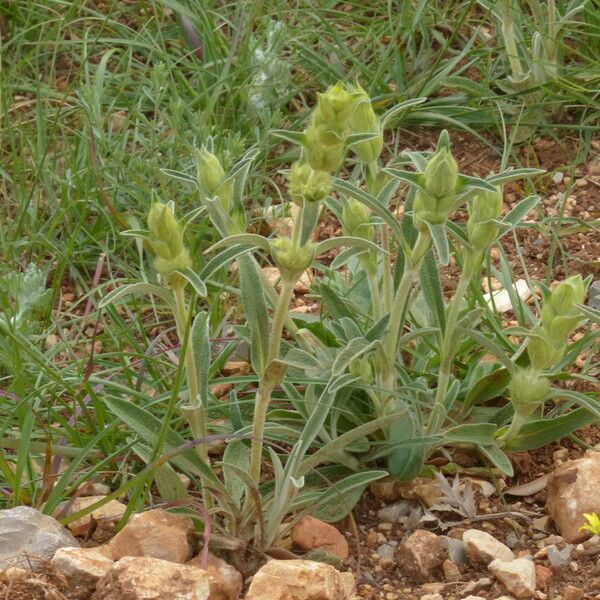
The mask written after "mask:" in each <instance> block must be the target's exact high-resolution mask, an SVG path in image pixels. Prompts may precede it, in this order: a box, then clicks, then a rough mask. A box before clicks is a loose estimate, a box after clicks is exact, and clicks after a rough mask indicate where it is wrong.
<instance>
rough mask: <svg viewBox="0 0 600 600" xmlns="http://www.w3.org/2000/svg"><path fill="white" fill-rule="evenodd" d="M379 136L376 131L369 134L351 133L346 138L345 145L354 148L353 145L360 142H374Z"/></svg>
mask: <svg viewBox="0 0 600 600" xmlns="http://www.w3.org/2000/svg"><path fill="white" fill-rule="evenodd" d="M380 135H381V134H380V133H379V132H378V131H373V132H370V133H353V134H351V135H349V136H348V137H347V138H346V145H347V146H354V145H355V144H360V143H361V142H368V141H369V140H374V139H375V138H376V137H379V136H380Z"/></svg>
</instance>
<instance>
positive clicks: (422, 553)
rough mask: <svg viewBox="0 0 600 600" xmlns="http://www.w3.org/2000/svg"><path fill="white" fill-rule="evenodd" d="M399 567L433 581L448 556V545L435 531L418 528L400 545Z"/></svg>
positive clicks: (418, 576)
mask: <svg viewBox="0 0 600 600" xmlns="http://www.w3.org/2000/svg"><path fill="white" fill-rule="evenodd" d="M396 557H397V561H398V568H399V569H400V571H401V572H402V573H405V574H407V575H410V576H411V577H414V578H415V579H418V580H420V581H431V580H434V579H435V578H436V575H437V571H438V570H439V569H440V567H441V566H442V564H443V562H444V561H445V560H446V559H447V558H448V551H447V550H446V545H445V544H444V542H443V541H442V540H441V539H440V538H439V537H438V536H437V535H435V533H431V532H430V531H425V530H424V529H417V531H415V532H414V533H413V534H411V536H410V537H409V538H408V539H407V540H406V541H405V542H404V543H403V544H401V545H400V546H399V547H398V550H397V552H396Z"/></svg>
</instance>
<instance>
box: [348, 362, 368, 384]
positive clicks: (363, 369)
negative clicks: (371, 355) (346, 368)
mask: <svg viewBox="0 0 600 600" xmlns="http://www.w3.org/2000/svg"><path fill="white" fill-rule="evenodd" d="M350 374H351V375H352V376H353V377H360V378H361V379H362V380H363V381H364V382H365V383H370V382H371V381H372V377H373V369H372V368H371V364H370V363H369V361H368V360H367V359H364V358H355V359H354V360H352V361H351V362H350Z"/></svg>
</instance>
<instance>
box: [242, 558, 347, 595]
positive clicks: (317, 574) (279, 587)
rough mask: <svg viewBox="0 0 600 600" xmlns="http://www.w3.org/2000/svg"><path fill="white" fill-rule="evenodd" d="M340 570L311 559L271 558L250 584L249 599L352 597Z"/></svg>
mask: <svg viewBox="0 0 600 600" xmlns="http://www.w3.org/2000/svg"><path fill="white" fill-rule="evenodd" d="M344 584H345V582H344V579H343V578H342V576H341V573H340V572H339V571H337V570H336V569H335V568H334V567H332V566H331V565H326V564H323V563H318V562H313V561H309V560H270V561H269V562H268V563H267V564H265V565H264V566H263V567H261V568H260V569H259V570H258V571H257V573H256V575H254V578H253V579H252V583H251V584H250V588H249V589H248V593H247V594H246V600H350V598H351V596H349V595H348V593H347V591H346V586H345V585H344Z"/></svg>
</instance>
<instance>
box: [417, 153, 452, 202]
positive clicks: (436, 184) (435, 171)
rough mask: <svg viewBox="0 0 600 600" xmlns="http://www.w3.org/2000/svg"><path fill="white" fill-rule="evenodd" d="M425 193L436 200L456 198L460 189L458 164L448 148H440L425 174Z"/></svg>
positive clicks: (428, 164)
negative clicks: (449, 197) (447, 197)
mask: <svg viewBox="0 0 600 600" xmlns="http://www.w3.org/2000/svg"><path fill="white" fill-rule="evenodd" d="M423 176H424V177H423V179H424V187H425V191H426V192H427V193H428V194H429V195H431V196H433V197H434V198H444V197H446V196H454V195H455V194H456V189H457V187H458V164H457V163H456V161H455V160H454V157H453V156H452V153H451V152H450V150H449V149H448V148H446V147H442V148H438V149H437V150H436V152H435V154H434V155H433V156H432V157H431V158H430V159H429V161H428V162H427V166H426V167H425V171H424V173H423Z"/></svg>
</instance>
